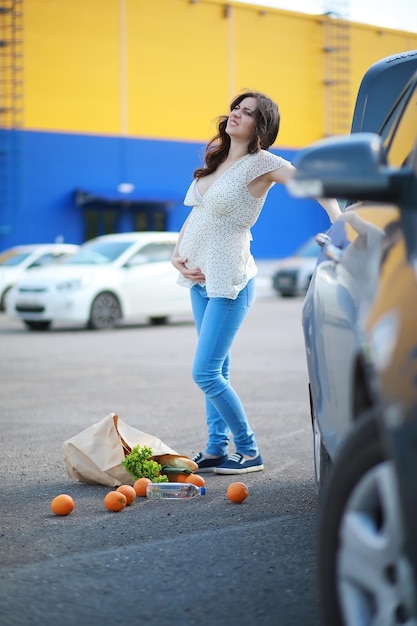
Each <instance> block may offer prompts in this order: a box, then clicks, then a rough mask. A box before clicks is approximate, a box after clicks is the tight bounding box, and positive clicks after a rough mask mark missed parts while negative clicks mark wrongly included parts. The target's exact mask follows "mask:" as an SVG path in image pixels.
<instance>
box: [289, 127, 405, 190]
mask: <svg viewBox="0 0 417 626" xmlns="http://www.w3.org/2000/svg"><path fill="white" fill-rule="evenodd" d="M294 166H295V167H296V168H297V171H296V172H295V174H294V176H293V178H292V179H291V180H290V181H289V182H288V183H287V187H288V190H289V192H290V193H291V194H292V195H294V196H296V197H302V198H345V199H349V200H380V201H384V202H389V201H393V200H394V199H395V198H396V197H397V194H398V186H397V185H395V184H394V180H393V178H394V176H393V175H394V174H395V172H396V170H393V169H391V168H389V167H388V164H387V160H386V154H385V148H384V144H383V141H382V138H381V137H380V136H379V135H376V134H373V133H354V134H353V135H347V136H340V137H331V138H328V139H324V140H322V141H319V142H317V143H314V144H312V145H311V146H310V147H308V148H305V149H304V150H302V151H300V152H299V153H298V154H297V156H296V158H295V159H294Z"/></svg>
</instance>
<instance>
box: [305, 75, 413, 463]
mask: <svg viewBox="0 0 417 626" xmlns="http://www.w3.org/2000/svg"><path fill="white" fill-rule="evenodd" d="M416 133H417V89H416V81H415V80H414V81H411V82H410V84H409V86H408V87H407V88H406V89H405V90H404V91H403V93H402V95H401V96H400V98H399V99H398V100H397V102H396V104H395V106H394V107H393V109H392V111H391V112H390V114H389V115H388V117H387V118H386V120H385V122H384V124H383V126H382V128H381V130H380V134H381V136H382V137H383V138H384V141H385V147H386V151H387V160H388V164H389V165H391V166H402V165H403V164H404V163H406V162H407V159H408V158H409V156H410V154H411V153H412V150H413V142H414V138H415V137H416ZM399 224H400V215H399V211H398V208H397V207H395V206H393V205H390V204H388V203H384V204H375V203H373V204H372V205H370V203H363V202H357V203H355V204H351V205H349V206H347V208H346V209H345V211H344V212H343V214H342V216H341V217H340V218H339V219H338V220H337V222H336V223H335V224H334V225H333V226H332V227H331V228H330V229H329V231H328V233H326V234H325V235H324V236H323V237H322V242H323V249H322V252H321V254H320V256H319V260H318V265H317V268H316V271H315V274H314V276H313V280H312V286H311V288H310V290H309V292H308V293H307V297H306V300H305V303H304V309H303V326H304V334H305V342H306V349H307V363H308V370H309V377H310V386H311V394H312V402H313V405H314V411H315V415H316V417H317V420H318V423H319V427H320V432H321V436H322V438H323V440H324V442H325V446H326V448H327V450H328V452H329V453H330V455H331V456H333V455H334V452H335V450H336V448H337V446H338V444H339V442H340V441H341V439H342V438H343V437H344V435H345V433H346V432H347V430H348V429H349V428H350V425H351V420H352V417H353V414H354V406H353V402H354V395H353V393H352V391H353V387H354V384H355V380H354V377H355V363H356V357H357V354H358V352H359V350H360V346H361V345H362V344H363V335H364V323H365V319H366V316H367V314H368V312H369V309H370V306H371V304H372V302H373V300H374V299H375V297H376V294H377V292H378V289H379V284H380V281H381V278H382V274H383V272H387V271H389V267H387V265H386V263H385V260H386V258H387V254H388V251H389V250H390V249H391V248H393V246H394V245H395V243H396V242H397V241H398V238H399V237H400V236H401V232H400V227H399Z"/></svg>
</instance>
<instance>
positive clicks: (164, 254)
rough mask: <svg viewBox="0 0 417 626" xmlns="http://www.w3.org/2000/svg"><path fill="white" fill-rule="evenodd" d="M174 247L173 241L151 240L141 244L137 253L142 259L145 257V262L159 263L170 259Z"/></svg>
mask: <svg viewBox="0 0 417 626" xmlns="http://www.w3.org/2000/svg"><path fill="white" fill-rule="evenodd" d="M174 248H175V243H172V242H153V243H148V244H146V245H145V246H143V248H141V249H140V251H139V254H140V256H141V257H143V259H144V260H145V259H146V260H145V261H144V262H145V263H160V262H162V261H170V260H171V257H172V253H173V252H174Z"/></svg>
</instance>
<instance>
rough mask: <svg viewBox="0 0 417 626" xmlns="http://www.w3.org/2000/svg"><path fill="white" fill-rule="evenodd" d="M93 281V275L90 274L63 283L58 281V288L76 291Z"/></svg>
mask: <svg viewBox="0 0 417 626" xmlns="http://www.w3.org/2000/svg"><path fill="white" fill-rule="evenodd" d="M91 282H92V277H91V276H90V275H88V274H86V275H85V276H81V277H80V278H74V279H72V280H71V279H70V280H65V281H62V283H58V284H57V286H56V288H57V289H58V290H59V291H70V290H71V291H74V290H75V289H83V288H84V287H86V286H87V285H88V284H90V283H91Z"/></svg>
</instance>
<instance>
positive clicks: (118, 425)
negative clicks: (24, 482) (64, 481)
mask: <svg viewBox="0 0 417 626" xmlns="http://www.w3.org/2000/svg"><path fill="white" fill-rule="evenodd" d="M134 446H148V447H149V448H151V450H152V458H153V459H155V460H156V461H157V460H158V458H157V457H158V456H160V455H162V454H171V455H174V456H180V455H179V454H178V453H177V452H175V451H174V450H172V449H171V448H170V447H169V446H167V445H165V444H164V443H163V442H162V441H161V440H160V439H158V438H157V437H154V436H153V435H148V434H147V433H143V432H141V431H140V430H136V428H132V427H131V426H129V425H128V424H125V423H124V422H122V420H121V419H119V417H118V416H117V415H116V414H115V413H110V414H109V415H107V416H106V417H105V418H104V419H102V420H101V421H100V422H97V423H96V424H93V425H92V426H89V427H88V428H86V429H85V430H83V431H82V432H80V433H79V434H78V435H75V436H74V437H71V438H70V439H67V440H66V441H64V443H63V453H64V464H65V467H66V470H67V472H68V475H69V476H70V478H73V479H74V480H77V481H80V482H85V483H94V484H99V485H107V486H108V487H117V486H119V485H122V484H124V485H133V483H134V482H135V479H134V478H133V476H132V475H131V474H129V473H128V472H127V471H126V470H125V468H124V467H123V465H122V464H121V463H122V461H123V460H124V458H125V456H126V455H127V454H129V452H130V451H131V450H132V448H133V447H134Z"/></svg>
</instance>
